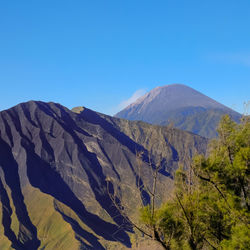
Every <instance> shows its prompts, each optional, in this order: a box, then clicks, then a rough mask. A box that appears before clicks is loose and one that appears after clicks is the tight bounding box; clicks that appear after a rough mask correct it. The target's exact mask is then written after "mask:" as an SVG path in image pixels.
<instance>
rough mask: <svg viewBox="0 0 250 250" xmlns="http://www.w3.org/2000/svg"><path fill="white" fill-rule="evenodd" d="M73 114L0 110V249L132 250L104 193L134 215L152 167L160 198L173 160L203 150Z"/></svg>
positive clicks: (189, 140) (55, 107) (47, 108)
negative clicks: (157, 168) (157, 174)
mask: <svg viewBox="0 0 250 250" xmlns="http://www.w3.org/2000/svg"><path fill="white" fill-rule="evenodd" d="M78 110H80V112H79V113H74V112H72V111H70V110H68V109H67V108H65V107H63V106H61V105H59V104H55V103H43V102H34V101H31V102H28V103H22V104H19V105H17V106H15V107H13V108H11V109H9V110H5V111H2V112H0V190H1V192H0V222H1V223H0V249H1V250H2V249H10V248H11V249H25V250H27V249H32V250H34V249H107V248H108V249H122V248H130V247H131V241H130V235H131V234H132V233H133V231H132V228H131V226H130V225H129V223H125V222H124V218H123V216H122V215H121V214H120V211H119V210H117V209H116V207H115V206H113V203H112V200H111V198H110V194H111V195H114V196H115V197H116V200H117V201H118V202H119V200H123V201H125V202H126V204H127V205H128V206H129V207H132V208H134V211H133V212H132V213H135V212H136V207H137V206H138V205H139V200H140V199H142V201H143V202H150V198H149V195H148V193H147V190H146V188H145V186H146V185H147V186H150V185H152V180H151V177H152V168H154V164H158V163H161V164H162V170H161V174H160V177H159V186H158V188H159V190H161V194H160V195H161V197H163V198H166V197H167V193H169V192H170V191H171V187H172V174H173V171H174V170H175V169H176V168H177V166H178V162H182V163H183V164H184V165H186V166H187V165H188V162H189V160H190V157H191V156H192V155H193V154H195V153H204V152H205V150H206V145H207V140H206V139H204V138H202V137H200V136H196V135H193V134H190V133H187V132H183V131H179V130H176V129H170V128H166V127H160V126H152V125H149V124H145V123H142V122H130V121H126V120H123V119H118V118H112V117H109V116H106V115H103V114H98V113H96V112H94V111H91V110H88V109H84V108H81V109H78ZM137 152H143V162H142V163H141V164H142V166H141V167H142V168H143V174H140V169H139V168H138V158H137ZM149 156H150V158H149ZM138 183H139V185H140V191H138V188H137V185H138ZM166 191H167V193H166ZM131 215H132V214H131Z"/></svg>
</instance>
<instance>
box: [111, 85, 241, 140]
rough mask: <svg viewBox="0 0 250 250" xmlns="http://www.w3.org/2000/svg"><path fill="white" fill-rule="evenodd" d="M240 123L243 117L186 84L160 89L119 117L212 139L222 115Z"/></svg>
mask: <svg viewBox="0 0 250 250" xmlns="http://www.w3.org/2000/svg"><path fill="white" fill-rule="evenodd" d="M224 114H229V115H230V116H232V118H233V119H234V120H236V121H239V119H240V117H241V115H240V114H238V113H237V112H235V111H233V110H232V109H229V108H228V107H226V106H224V105H222V104H220V103H218V102H216V101H215V100H213V99H211V98H209V97H207V96H205V95H203V94H201V93H200V92H198V91H196V90H194V89H192V88H190V87H188V86H185V85H183V84H172V85H166V86H163V87H157V88H155V89H153V90H151V91H150V92H149V93H147V94H145V95H144V96H142V97H141V98H139V99H138V100H137V101H135V102H134V103H132V104H130V105H129V106H128V107H126V108H125V109H123V110H122V111H120V112H119V113H117V114H116V115H115V116H116V117H119V118H125V119H128V120H141V121H145V122H149V123H152V124H159V125H166V124H169V123H173V124H174V126H175V127H177V128H180V129H183V130H188V131H191V132H193V133H196V134H199V135H202V136H205V137H208V138H211V137H214V136H215V135H216V126H217V124H218V122H219V120H220V118H221V116H222V115H224Z"/></svg>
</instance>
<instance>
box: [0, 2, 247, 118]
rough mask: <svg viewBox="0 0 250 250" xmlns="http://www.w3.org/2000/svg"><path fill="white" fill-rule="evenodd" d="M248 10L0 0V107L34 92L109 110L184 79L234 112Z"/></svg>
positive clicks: (243, 69)
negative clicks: (149, 91) (156, 88)
mask: <svg viewBox="0 0 250 250" xmlns="http://www.w3.org/2000/svg"><path fill="white" fill-rule="evenodd" d="M249 13H250V1H249V0H237V1H236V0H209V1H201V0H197V1H193V0H189V1H186V0H151V1H149V0H113V1H109V0H99V1H96V0H72V1H64V0H60V1H58V0H36V1H34V0H32V1H31V0H22V1H17V0H3V1H0V87H1V95H0V110H2V109H7V108H9V107H11V106H14V105H16V104H18V103H19V102H24V101H28V100H42V101H54V102H59V103H61V104H63V105H65V106H67V107H69V108H72V107H74V106H79V105H81V106H86V107H88V108H91V109H94V110H96V111H99V112H103V113H107V114H113V113H114V112H116V111H118V110H119V108H121V107H122V106H124V104H126V103H128V102H127V101H126V100H128V99H130V98H131V96H133V95H134V96H138V95H140V94H142V93H144V92H145V91H148V90H151V89H152V88H154V87H156V86H161V85H166V84H171V83H183V84H186V85H188V86H190V87H193V88H195V89H196V90H198V91H200V92H202V93H204V94H206V95H208V96H210V97H212V98H214V99H216V100H217V101H219V102H221V103H223V104H225V105H227V106H229V107H231V108H234V109H235V110H237V111H240V112H242V111H243V102H244V101H248V100H249V99H250V14H249ZM135 92H136V94H134V93H135ZM132 99H133V98H132Z"/></svg>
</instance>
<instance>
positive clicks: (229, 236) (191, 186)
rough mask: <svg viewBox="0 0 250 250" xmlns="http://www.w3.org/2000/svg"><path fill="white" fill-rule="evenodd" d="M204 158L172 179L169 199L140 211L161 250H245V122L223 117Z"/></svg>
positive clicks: (249, 163)
mask: <svg viewBox="0 0 250 250" xmlns="http://www.w3.org/2000/svg"><path fill="white" fill-rule="evenodd" d="M218 135H219V136H218V138H217V139H215V140H213V141H211V143H210V150H209V155H208V156H207V157H205V156H202V155H197V156H196V157H194V159H193V162H192V165H191V167H190V168H189V169H184V168H183V167H180V168H179V170H177V172H176V174H175V189H174V193H173V196H172V197H171V199H169V200H168V201H167V203H165V204H163V205H161V207H160V208H159V209H155V208H154V206H153V205H152V204H151V205H149V206H146V207H144V208H143V209H141V211H140V216H141V221H142V223H143V224H144V226H146V227H147V230H148V232H149V233H148V234H149V235H150V237H151V238H153V239H154V240H156V241H158V242H160V243H161V244H162V246H163V247H164V248H165V249H250V230H249V222H250V203H249V199H250V198H249V183H250V121H249V119H247V118H245V119H243V120H242V121H241V123H240V124H237V123H235V122H233V121H232V120H231V119H230V118H229V116H224V117H223V118H222V120H221V122H220V124H219V126H218Z"/></svg>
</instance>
